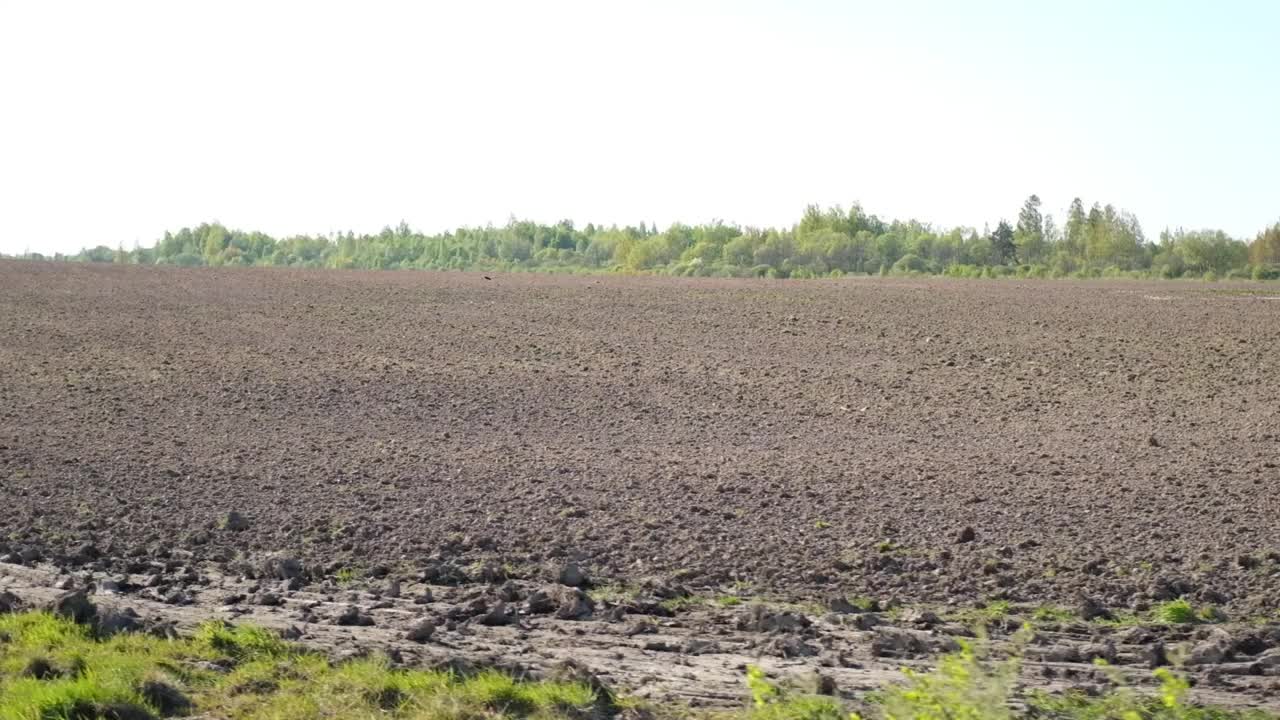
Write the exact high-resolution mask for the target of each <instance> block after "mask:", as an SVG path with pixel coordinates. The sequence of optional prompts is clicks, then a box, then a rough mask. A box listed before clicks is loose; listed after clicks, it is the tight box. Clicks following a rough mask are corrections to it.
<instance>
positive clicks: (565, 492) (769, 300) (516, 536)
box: [0, 262, 1280, 619]
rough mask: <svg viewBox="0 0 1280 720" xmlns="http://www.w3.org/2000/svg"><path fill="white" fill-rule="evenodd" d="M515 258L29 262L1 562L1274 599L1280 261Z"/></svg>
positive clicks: (1260, 606) (1264, 607)
mask: <svg viewBox="0 0 1280 720" xmlns="http://www.w3.org/2000/svg"><path fill="white" fill-rule="evenodd" d="M490 277H491V278H492V279H488V278H486V277H485V276H483V275H480V274H469V273H468V274H463V273H456V274H437V273H426V272H403V273H392V272H384V273H364V272H321V271H290V270H281V269H263V270H198V271H193V270H181V269H168V268H133V267H116V266H88V265H52V264H35V263H16V262H14V263H3V264H0V367H3V368H4V372H3V373H2V374H0V530H3V535H4V537H3V538H0V545H3V547H0V562H8V563H19V562H21V563H24V564H26V565H28V566H30V565H34V564H38V563H40V562H45V563H51V564H52V565H54V566H58V567H63V568H79V569H81V570H82V571H87V572H90V573H92V572H99V573H110V572H117V573H126V572H132V573H138V572H142V571H144V570H146V568H147V565H148V563H159V565H160V566H161V567H162V568H163V571H164V572H169V571H172V570H174V569H175V568H177V567H179V566H182V567H188V566H189V567H199V568H208V567H214V568H220V569H221V570H226V571H230V570H234V569H236V568H238V567H241V566H252V565H253V564H254V563H256V562H258V560H259V559H260V558H261V557H263V556H265V555H267V554H270V553H286V554H288V555H290V556H292V557H295V558H297V559H299V560H300V561H301V562H302V565H303V567H304V568H305V575H306V577H307V579H308V581H317V582H318V581H321V580H322V579H323V578H325V577H329V578H330V579H332V577H334V576H335V575H337V574H338V573H339V571H347V572H355V573H357V574H361V573H363V574H368V575H372V576H377V577H379V578H382V577H383V576H384V575H385V577H386V578H396V577H404V578H406V579H408V580H427V581H428V582H437V583H444V582H462V583H472V582H482V581H484V580H486V579H493V578H492V576H493V575H494V568H500V569H501V574H504V575H511V576H514V577H518V578H527V579H534V578H541V576H542V575H543V574H545V573H546V572H548V568H555V567H558V566H559V565H560V564H562V563H564V562H566V561H570V560H572V561H575V562H577V563H579V564H580V565H581V566H582V567H583V568H584V569H585V570H586V572H587V573H588V575H589V576H590V577H591V578H592V580H593V581H594V582H595V584H596V585H597V586H598V587H599V586H605V585H609V586H617V587H620V588H630V587H635V586H638V585H640V584H641V583H642V582H643V581H644V580H646V579H651V578H657V579H660V580H661V581H662V582H678V583H680V584H683V585H684V586H686V587H688V588H691V589H692V590H694V591H698V592H701V593H704V594H707V595H716V594H724V593H734V594H737V595H740V596H744V597H753V596H767V597H771V598H775V599H778V598H785V599H788V600H805V599H808V600H817V599H825V598H828V597H830V596H833V595H841V596H848V597H858V596H861V597H867V598H872V599H875V600H878V601H880V602H882V603H885V604H889V603H901V604H905V605H909V606H918V605H931V606H938V607H939V608H944V607H945V606H947V605H955V606H962V607H963V606H972V605H975V604H982V603H984V602H990V601H992V600H996V599H1007V600H1010V601H1012V602H1014V603H1032V604H1040V603H1043V604H1060V605H1065V606H1068V607H1076V606H1077V605H1078V604H1079V602H1080V599H1081V598H1082V597H1084V596H1089V597H1091V598H1092V599H1094V600H1096V601H1097V602H1098V603H1100V604H1101V605H1102V606H1103V607H1106V608H1110V609H1113V610H1117V611H1128V610H1136V611H1142V610H1143V609H1145V608H1146V607H1147V606H1149V605H1150V604H1151V603H1154V602H1156V601H1159V600H1162V599H1169V598H1171V597H1176V596H1186V597H1188V598H1189V599H1191V600H1193V601H1194V602H1196V603H1198V604H1201V605H1213V606H1217V607H1220V608H1224V609H1225V610H1226V611H1227V613H1228V614H1229V615H1231V616H1233V617H1237V618H1242V619H1243V618H1248V619H1257V618H1264V617H1270V618H1272V619H1274V618H1276V617H1277V615H1276V613H1277V609H1278V607H1280V495H1277V493H1276V489H1277V487H1280V382H1277V381H1276V377H1275V371H1276V359H1277V358H1280V300H1278V299H1277V298H1276V297H1275V296H1277V295H1280V292H1277V291H1275V290H1274V288H1270V289H1268V288H1267V287H1266V286H1261V285H1257V286H1254V285H1245V284H1229V285H1228V284H1224V285H1212V284H1200V283H1173V282H1169V283H1151V284H1142V283H1135V282H1097V283H1087V284H1086V283H1058V282H1016V281H1000V282H977V281H946V280H938V279H930V280H881V279H860V280H832V281H802V282H786V281H781V282H780V281H711V280H681V279H665V278H617V277H584V278H573V277H545V276H537V275H491V276H490ZM231 511H235V512H236V513H238V514H239V515H240V516H242V517H243V519H244V521H245V525H246V526H247V527H244V528H243V529H239V530H233V529H227V528H224V527H222V525H223V524H224V521H225V519H226V517H227V514H228V513H229V512H231ZM966 529H971V531H972V532H966ZM969 538H971V539H969ZM964 540H967V541H964ZM250 574H251V573H250ZM189 575H190V577H189V578H187V580H186V581H185V582H187V584H188V585H198V584H199V581H201V579H202V576H200V575H199V573H196V572H191V573H189ZM164 582H165V583H167V586H181V585H182V584H183V582H184V580H183V579H182V577H178V578H176V579H175V578H172V577H170V578H167V579H165V581H164Z"/></svg>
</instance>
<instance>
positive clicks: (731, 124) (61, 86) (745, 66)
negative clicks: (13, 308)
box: [0, 0, 1280, 253]
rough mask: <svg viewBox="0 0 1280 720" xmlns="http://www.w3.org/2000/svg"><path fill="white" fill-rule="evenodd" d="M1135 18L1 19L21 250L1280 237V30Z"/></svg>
mask: <svg viewBox="0 0 1280 720" xmlns="http://www.w3.org/2000/svg"><path fill="white" fill-rule="evenodd" d="M1114 5H1119V3H1109V2H1102V1H1101V0H1096V1H1093V2H1067V1H1066V0H1063V2H1060V3H1051V2H1041V3H1029V2H1028V3H1023V2H1020V1H1018V0H971V2H965V3H953V2H948V1H947V0H902V1H900V2H894V3H886V2H871V1H870V0H868V1H867V2H853V1H850V2H836V1H834V0H829V1H826V2H823V1H821V0H811V1H802V2H773V3H769V2H727V1H726V2H692V1H689V2H674V1H664V0H656V1H654V2H632V3H621V2H609V1H607V0H595V1H592V2H554V1H549V2H523V1H520V2H518V1H513V2H478V1H476V2H437V3H432V2H403V3H400V2H376V1H371V2H359V3H357V2H348V3H327V2H314V1H313V2H296V3H295V2H266V1H260V2H183V1H179V0H169V1H166V2H130V1H128V0H122V1H120V2H111V3H106V2H57V1H54V0H47V1H37V0H31V1H30V2H18V1H16V0H15V1H13V2H10V1H9V0H0V252H9V253H13V252H22V251H23V250H27V249H30V250H37V251H43V252H53V251H55V250H57V251H64V252H66V251H74V250H77V249H79V248H81V247H83V246H91V245H96V244H107V245H112V246H114V245H116V244H117V243H123V244H124V245H126V246H131V245H132V244H133V243H134V242H135V241H137V242H140V243H141V244H143V245H150V244H151V243H153V242H154V241H155V239H156V238H157V237H159V236H160V235H161V234H162V233H163V232H164V230H166V229H177V228H179V227H181V226H184V225H195V224H197V223H199V222H201V221H206V220H215V219H216V220H220V221H222V222H223V223H226V224H228V225H230V226H232V227H239V228H243V229H258V230H264V231H266V232H269V233H272V234H275V235H287V234H290V233H298V232H320V233H326V232H330V231H344V230H348V229H351V230H355V231H357V232H361V231H376V230H378V229H379V228H381V227H382V226H384V225H394V224H395V223H397V222H399V221H400V220H402V219H403V220H406V221H408V222H409V224H410V225H412V226H414V227H416V228H419V229H422V230H424V231H428V232H435V231H439V230H443V229H447V228H453V227H457V226H459V225H472V224H483V223H486V222H494V223H495V224H501V223H503V222H505V221H506V219H507V217H508V216H509V215H511V214H514V215H516V216H519V217H522V218H526V217H527V218H531V219H535V220H541V221H548V222H554V221H556V220H559V219H561V218H572V219H573V220H575V221H576V222H577V223H579V225H584V224H586V223H587V222H588V221H594V222H596V223H606V224H607V223H614V222H616V223H619V224H631V223H635V222H639V221H642V220H643V221H655V222H657V223H658V224H659V225H660V226H665V225H666V224H668V223H670V222H672V221H676V220H681V221H685V222H701V221H706V220H711V219H716V218H720V219H724V220H727V221H732V222H738V223H742V224H750V225H778V226H785V225H790V224H791V223H793V222H795V221H796V220H797V219H798V218H799V216H800V214H801V211H802V210H803V208H804V206H805V205H806V204H808V203H812V202H817V203H822V204H830V203H836V202H840V203H843V204H846V205H847V204H848V203H849V202H851V201H855V200H857V201H860V202H861V203H862V204H863V205H864V207H866V209H867V210H869V211H871V212H874V213H877V214H879V215H881V216H882V217H902V218H907V217H916V218H919V219H921V220H924V221H928V222H933V223H935V224H938V225H942V226H952V225H968V226H976V227H979V228H981V227H982V225H983V224H984V223H986V222H990V223H992V224H994V223H995V221H996V220H998V219H1000V218H1001V217H1005V218H1013V217H1015V216H1016V214H1017V209H1018V207H1019V205H1020V204H1021V202H1022V200H1023V199H1024V198H1025V197H1026V196H1027V195H1028V194H1030V193H1032V192H1035V193H1038V194H1040V196H1041V197H1042V198H1044V200H1045V204H1046V209H1047V210H1048V211H1050V212H1052V213H1054V214H1055V215H1057V216H1058V217H1059V218H1061V215H1062V211H1063V208H1065V207H1066V205H1067V203H1068V202H1069V201H1070V199H1071V197H1073V196H1075V195H1080V196H1082V197H1083V198H1084V199H1085V200H1086V202H1087V203H1091V202H1093V201H1094V200H1101V201H1103V202H1112V203H1114V204H1116V205H1117V206H1119V207H1123V208H1128V209H1130V210H1132V211H1134V212H1135V213H1137V215H1138V217H1139V218H1140V219H1141V220H1142V222H1143V225H1144V228H1145V229H1146V231H1147V233H1148V235H1150V236H1155V235H1156V234H1157V233H1158V232H1159V229H1160V228H1161V227H1163V226H1166V225H1169V226H1177V225H1184V226H1188V227H1202V226H1212V227H1221V228H1224V229H1226V230H1227V231H1228V232H1231V233H1233V234H1236V235H1241V236H1247V237H1252V236H1253V234H1254V233H1256V232H1257V231H1258V230H1259V229H1261V228H1262V227H1263V226H1264V225H1267V224H1269V223H1272V222H1275V221H1277V220H1278V219H1280V180H1278V179H1277V176H1276V174H1275V171H1274V169H1275V168H1276V167H1277V166H1280V133H1278V132H1277V131H1276V122H1277V120H1276V118H1278V117H1280V92H1277V89H1276V79H1277V78H1278V77H1280V60H1278V59H1277V54H1276V53H1275V51H1274V47H1275V45H1274V42H1275V40H1274V32H1275V28H1276V27H1277V23H1278V22H1280V12H1277V11H1276V7H1277V6H1280V3H1271V2H1256V3H1251V2H1243V1H1240V2H1235V3H1232V2H1222V3H1214V4H1210V3H1178V2H1167V3H1166V2H1142V1H1140V0H1135V1H1134V2H1129V3H1125V4H1124V7H1123V9H1116V8H1115V7H1113V6H1114ZM1210 5H1212V8H1211V7H1209V6H1210ZM886 6H891V7H886ZM961 6H963V7H961ZM1028 6H1030V7H1028Z"/></svg>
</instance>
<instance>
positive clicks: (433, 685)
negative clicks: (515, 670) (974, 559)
mask: <svg viewBox="0 0 1280 720" xmlns="http://www.w3.org/2000/svg"><path fill="white" fill-rule="evenodd" d="M993 605H994V603H993ZM1030 633H1031V631H1030V629H1029V628H1024V630H1023V631H1022V632H1021V633H1020V634H1019V635H1017V636H1015V643H1014V649H1015V651H1014V653H1013V655H1012V656H1011V657H1008V658H1005V659H998V660H997V659H992V658H991V657H990V656H988V655H987V653H986V650H985V647H986V645H985V643H983V642H981V641H979V642H976V643H973V644H962V647H961V650H960V651H958V652H956V653H952V654H950V655H946V656H943V657H942V658H939V659H938V662H937V666H936V667H937V669H936V670H933V671H932V672H927V673H926V672H906V673H905V682H903V683H900V684H895V685H890V686H888V687H885V688H883V689H881V690H879V691H878V692H876V693H874V694H873V696H872V698H871V701H870V704H868V703H867V702H863V705H862V707H861V711H862V712H863V713H864V714H861V715H860V714H857V713H851V712H850V708H848V707H845V706H844V705H843V703H842V702H841V701H840V700H837V699H836V698H833V697H829V696H824V695H815V694H813V693H812V692H811V690H812V688H810V690H809V691H806V690H797V689H795V687H794V684H793V683H785V682H773V681H771V680H769V679H768V678H767V677H766V675H765V673H764V672H763V671H762V670H761V669H759V668H757V667H749V668H748V672H747V675H746V678H745V681H746V687H745V688H744V704H743V707H742V709H740V710H727V711H709V710H693V709H690V708H677V707H663V706H649V705H644V706H643V707H642V704H640V703H638V701H634V700H630V699H627V698H614V697H612V696H611V695H610V694H609V693H607V692H597V691H595V690H593V689H592V688H591V687H589V686H587V685H586V684H583V683H575V682H560V681H555V680H544V681H536V682H535V681H523V680H517V679H515V678H513V677H511V676H510V675H507V674H504V673H501V672H498V671H493V670H490V671H482V672H479V673H476V674H473V675H466V676H461V675H456V674H452V673H449V672H440V671H433V670H414V669H404V668H396V667H393V666H392V665H391V663H390V662H389V661H388V660H387V659H386V658H385V657H383V656H378V655H375V656H371V657H366V658H362V659H358V660H352V661H348V662H344V663H340V664H334V663H331V662H330V661H329V660H327V659H326V658H325V657H324V656H323V655H320V654H318V653H315V652H312V651H309V650H307V649H305V648H303V647H301V646H298V645H294V644H291V643H287V642H284V641H282V640H281V639H280V638H279V637H277V636H276V635H275V634H274V633H271V632H269V631H266V630H262V629H258V628H253V627H246V626H240V627H233V626H231V625H227V624H225V623H222V622H209V623H206V624H204V625H202V626H200V627H199V628H198V629H197V630H196V631H195V632H194V633H192V634H191V635H190V636H189V637H185V638H181V639H176V640H171V639H160V638H156V637H151V636H148V635H141V634H122V635H116V636H112V637H109V638H99V637H95V636H94V634H93V632H92V631H91V629H90V628H88V627H86V626H82V625H77V624H75V623H72V622H70V621H68V620H65V619H61V618H56V617H53V616H51V615H48V614H45V613H38V612H30V613H22V614H12V615H0V720H70V719H71V718H84V719H85V720H88V719H90V718H109V717H114V718H159V717H209V718H226V719H227V720H268V719H270V720H312V719H319V718H344V719H345V718H354V719H355V720H373V719H375V718H377V719H393V720H418V719H423V720H425V719H428V718H429V719H431V720H506V719H508V718H528V719H530V720H610V719H611V718H618V719H621V718H627V717H651V718H654V719H655V720H662V719H665V718H680V720H698V719H699V718H701V719H702V720H861V719H862V718H865V719H866V720H877V719H878V720H1010V719H1012V718H1015V717H1036V718H1049V719H1057V720H1112V719H1114V720H1261V719H1262V718H1267V717H1271V716H1268V715H1266V714H1265V713H1257V712H1252V713H1250V712H1244V713H1233V712H1227V711H1222V710H1213V709H1206V708H1197V707H1193V706H1191V705H1190V704H1189V703H1188V702H1187V691H1188V684H1187V682H1186V680H1185V679H1183V678H1182V677H1181V676H1180V675H1178V674H1177V673H1176V672H1173V671H1170V670H1169V669H1166V668H1161V669H1159V670H1156V671H1155V679H1156V680H1157V681H1158V682H1159V683H1160V690H1159V692H1158V693H1157V694H1156V695H1155V696H1153V697H1143V696H1139V695H1137V694H1136V693H1134V692H1133V691H1130V690H1126V689H1124V688H1123V687H1120V688H1119V689H1117V690H1114V691H1111V692H1109V693H1108V694H1106V695H1104V696H1102V697H1086V696H1083V695H1063V696H1056V697H1051V696H1047V695H1042V694H1040V695H1037V694H1034V693H1033V694H1031V695H1030V696H1029V697H1028V696H1027V695H1026V694H1023V693H1019V692H1018V691H1017V683H1016V680H1017V678H1018V672H1019V666H1020V660H1019V657H1018V649H1019V648H1021V647H1024V646H1025V643H1026V642H1027V641H1028V640H1029V638H1030ZM748 697H749V700H747V698H748ZM1019 699H1021V700H1023V701H1024V702H1025V705H1026V707H1027V708H1028V709H1029V711H1030V712H1029V713H1023V714H1018V713H1019V712H1020V711H1016V710H1014V708H1016V707H1018V706H1019V703H1018V702H1015V700H1019ZM864 700H865V699H864ZM633 711H634V712H633ZM637 713H638V714H637Z"/></svg>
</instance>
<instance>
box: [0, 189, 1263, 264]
mask: <svg viewBox="0 0 1280 720" xmlns="http://www.w3.org/2000/svg"><path fill="white" fill-rule="evenodd" d="M23 257H28V258H33V259H44V258H42V256H40V255H38V254H32V253H28V254H26V255H24V256H23ZM53 259H60V260H75V261H87V262H114V263H132V264H140V265H151V264H158V265H183V266H228V265H252V266H264V265H265V266H289V267H314V268H366V269H398V268H422V269H434V270H463V269H471V270H476V269H484V270H512V271H519V270H530V271H550V272H602V271H611V272H629V273H660V274H668V275H686V276H717V277H750V276H757V277H776V278H812V277H839V276H843V275H849V274H879V275H912V274H942V275H952V276H962V277H999V276H1020V277H1103V276H1108V277H1110V276H1132V277H1164V278H1179V277H1195V278H1209V279H1216V278H1253V279H1273V278H1280V223H1277V224H1276V225H1274V226H1272V227H1269V228H1267V229H1266V230H1264V231H1263V232H1261V233H1259V234H1258V236H1257V237H1256V238H1254V239H1252V240H1242V239H1238V238H1233V237H1230V236H1229V235H1227V234H1226V233H1224V232H1222V231H1221V230H1191V231H1188V230H1182V229H1179V230H1175V231H1169V230H1165V231H1164V232H1161V233H1160V235H1159V237H1158V238H1157V239H1155V240H1152V239H1150V238H1148V237H1147V236H1146V235H1145V234H1144V233H1143V231H1142V227H1141V225H1140V224H1139V222H1138V219H1137V218H1136V217H1134V216H1133V214H1131V213H1129V212H1125V211H1122V210H1117V209H1116V208H1115V207H1114V206H1112V205H1101V204H1096V203H1095V204H1094V205H1092V207H1090V208H1088V209H1087V210H1086V209H1085V205H1084V203H1083V202H1082V201H1081V200H1080V199H1078V198H1077V199H1076V200H1074V201H1072V203H1071V205H1070V207H1069V208H1068V210H1067V213H1066V219H1065V221H1064V222H1062V223H1061V224H1059V223H1058V222H1056V221H1055V219H1054V218H1053V216H1052V215H1047V214H1044V213H1043V212H1042V210H1041V202H1040V199H1039V198H1038V197H1037V196H1035V195H1032V196H1031V197H1029V198H1027V200H1026V202H1025V203H1024V204H1023V206H1022V208H1021V210H1020V211H1019V212H1018V214H1017V218H1016V220H1015V221H1014V222H1013V223H1012V224H1010V223H1009V222H1007V221H1005V220H1001V221H1000V222H998V223H997V224H996V227H995V228H994V229H990V228H986V229H984V230H983V231H982V232H979V231H978V230H976V229H974V228H951V229H938V228H934V227H933V226H931V225H929V224H926V223H921V222H918V221H915V220H908V221H901V220H892V221H887V220H882V219H881V218H879V217H877V216H875V215H870V214H868V213H866V212H865V211H864V210H863V209H862V207H861V206H859V205H857V204H855V205H853V206H852V207H850V208H848V209H845V208H843V207H841V206H834V207H829V208H822V207H819V206H816V205H811V206H809V207H808V208H806V209H805V211H804V215H803V216H802V217H801V218H800V220H799V222H798V223H796V224H795V225H793V226H792V227H790V228H787V229H775V228H765V229H761V228H752V227H741V226H738V225H732V224H726V223H724V222H719V221H716V222H711V223H707V224H702V225H685V224H682V223H676V224H673V225H671V226H670V227H668V228H666V229H665V230H662V231H659V230H658V228H657V227H656V226H654V225H652V224H649V225H646V223H643V222H642V223H640V224H639V225H634V226H626V227H618V226H616V225H611V226H608V227H605V226H597V225H594V224H588V225H586V226H585V227H582V228H579V227H577V226H575V225H574V223H573V222H571V221H569V220H564V221H561V222H559V223H556V224H554V225H546V224H540V223H535V222H530V221H527V220H517V219H515V218H512V219H511V220H510V221H508V222H507V224H506V225H504V226H501V227H494V226H486V227H472V228H459V229H457V230H454V231H451V232H444V233H438V234H434V235H427V234H423V233H421V232H417V231H415V230H412V229H411V228H409V227H408V226H407V225H406V224H405V223H403V222H402V223H401V224H400V225H399V226H397V227H394V228H392V227H386V228H384V229H383V230H382V231H381V232H379V233H376V234H361V235H357V234H355V233H351V232H348V233H344V234H333V235H295V236H291V237H285V238H273V237H271V236H269V235H266V234H264V233H261V232H246V231H241V230H232V229H228V228H226V227H224V226H223V225H221V224H219V223H204V224H201V225H199V226H196V227H194V228H182V229H181V230H178V231H177V232H166V233H165V234H164V237H163V238H161V239H160V240H159V241H157V242H156V244H155V245H154V246H153V247H134V248H132V249H125V248H124V247H116V248H111V247H108V246H105V245H99V246H97V247H93V248H89V249H86V250H83V251H81V252H80V253H78V254H75V255H70V256H62V255H58V256H55V257H54V258H53Z"/></svg>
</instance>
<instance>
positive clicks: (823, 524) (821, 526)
mask: <svg viewBox="0 0 1280 720" xmlns="http://www.w3.org/2000/svg"><path fill="white" fill-rule="evenodd" d="M829 527H831V523H829V522H827V521H826V520H818V521H816V522H815V523H814V524H813V529H814V530H826V529H827V528H829Z"/></svg>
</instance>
